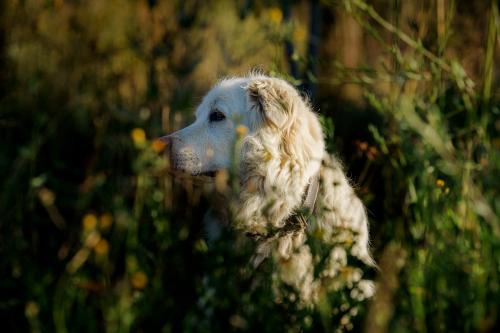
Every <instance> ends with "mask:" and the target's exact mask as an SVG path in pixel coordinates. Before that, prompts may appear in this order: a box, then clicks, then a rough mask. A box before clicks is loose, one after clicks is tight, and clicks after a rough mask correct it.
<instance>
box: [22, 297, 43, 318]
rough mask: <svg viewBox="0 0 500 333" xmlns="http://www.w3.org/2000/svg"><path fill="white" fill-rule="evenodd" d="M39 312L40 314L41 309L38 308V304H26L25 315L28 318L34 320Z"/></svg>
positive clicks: (31, 302)
mask: <svg viewBox="0 0 500 333" xmlns="http://www.w3.org/2000/svg"><path fill="white" fill-rule="evenodd" d="M38 312H40V308H39V307H38V304H37V303H36V302H33V301H29V302H28V303H26V306H25V308H24V314H25V315H26V317H28V318H33V317H36V316H37V315H38Z"/></svg>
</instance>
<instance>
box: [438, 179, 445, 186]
mask: <svg viewBox="0 0 500 333" xmlns="http://www.w3.org/2000/svg"><path fill="white" fill-rule="evenodd" d="M444 184H445V182H444V180H442V179H438V180H436V186H437V187H439V188H442V187H444Z"/></svg>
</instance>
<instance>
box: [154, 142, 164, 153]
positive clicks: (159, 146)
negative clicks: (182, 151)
mask: <svg viewBox="0 0 500 333" xmlns="http://www.w3.org/2000/svg"><path fill="white" fill-rule="evenodd" d="M165 146H166V144H165V142H163V141H161V140H158V139H156V140H153V142H152V143H151V148H152V149H153V150H154V151H155V152H157V153H161V152H162V151H163V150H164V149H165Z"/></svg>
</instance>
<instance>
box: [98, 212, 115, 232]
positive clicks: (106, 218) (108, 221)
mask: <svg viewBox="0 0 500 333" xmlns="http://www.w3.org/2000/svg"><path fill="white" fill-rule="evenodd" d="M112 224H113V216H111V214H109V213H104V214H102V215H101V218H100V219H99V227H101V229H104V230H106V229H109V228H110V227H111V225H112Z"/></svg>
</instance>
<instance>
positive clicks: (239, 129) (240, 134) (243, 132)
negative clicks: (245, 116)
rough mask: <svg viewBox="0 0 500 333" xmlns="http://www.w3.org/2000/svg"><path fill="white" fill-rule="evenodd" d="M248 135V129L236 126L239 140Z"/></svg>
mask: <svg viewBox="0 0 500 333" xmlns="http://www.w3.org/2000/svg"><path fill="white" fill-rule="evenodd" d="M247 133H248V128H247V127H246V126H244V125H238V126H236V134H237V135H238V138H242V137H244V136H245V135H247Z"/></svg>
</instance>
